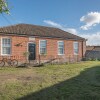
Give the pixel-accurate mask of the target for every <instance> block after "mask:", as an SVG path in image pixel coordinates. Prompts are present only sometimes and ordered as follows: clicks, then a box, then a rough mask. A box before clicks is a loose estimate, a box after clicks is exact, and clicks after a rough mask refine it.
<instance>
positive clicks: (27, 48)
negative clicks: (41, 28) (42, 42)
mask: <svg viewBox="0 0 100 100" xmlns="http://www.w3.org/2000/svg"><path fill="white" fill-rule="evenodd" d="M30 43H32V44H35V57H36V43H35V42H28V43H27V52H29V51H28V50H29V44H30ZM27 60H28V61H29V56H28V57H27Z"/></svg>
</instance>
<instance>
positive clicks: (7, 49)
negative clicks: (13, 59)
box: [2, 47, 11, 54]
mask: <svg viewBox="0 0 100 100" xmlns="http://www.w3.org/2000/svg"><path fill="white" fill-rule="evenodd" d="M10 51H11V50H10V48H9V47H3V48H2V53H3V54H10Z"/></svg>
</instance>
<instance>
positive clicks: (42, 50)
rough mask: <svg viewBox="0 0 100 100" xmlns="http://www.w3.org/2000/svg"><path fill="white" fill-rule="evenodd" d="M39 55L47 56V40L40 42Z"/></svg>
mask: <svg viewBox="0 0 100 100" xmlns="http://www.w3.org/2000/svg"><path fill="white" fill-rule="evenodd" d="M39 53H40V54H46V53H47V41H46V40H40V43H39Z"/></svg>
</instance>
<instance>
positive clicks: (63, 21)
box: [0, 0, 100, 45]
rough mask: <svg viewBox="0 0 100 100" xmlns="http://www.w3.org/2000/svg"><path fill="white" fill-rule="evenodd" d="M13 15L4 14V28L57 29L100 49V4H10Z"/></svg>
mask: <svg viewBox="0 0 100 100" xmlns="http://www.w3.org/2000/svg"><path fill="white" fill-rule="evenodd" d="M8 5H9V9H10V15H7V14H4V13H3V14H0V27H2V26H7V25H13V24H19V23H28V24H34V25H43V26H50V27H57V28H60V29H62V30H64V31H67V32H70V33H72V34H76V35H78V36H81V37H84V38H86V39H88V41H87V45H100V0H8Z"/></svg>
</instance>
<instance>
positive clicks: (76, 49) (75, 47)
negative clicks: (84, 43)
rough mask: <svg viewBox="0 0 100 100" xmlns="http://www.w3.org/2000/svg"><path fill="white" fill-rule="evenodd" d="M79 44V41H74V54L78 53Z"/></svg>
mask: <svg viewBox="0 0 100 100" xmlns="http://www.w3.org/2000/svg"><path fill="white" fill-rule="evenodd" d="M78 49H79V44H78V42H74V54H78V51H79V50H78Z"/></svg>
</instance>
